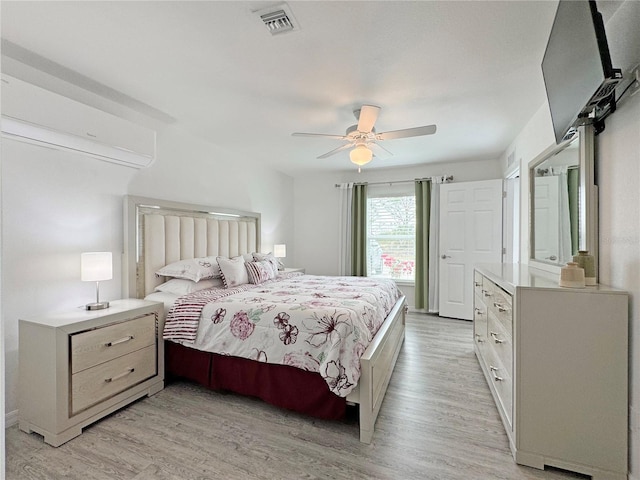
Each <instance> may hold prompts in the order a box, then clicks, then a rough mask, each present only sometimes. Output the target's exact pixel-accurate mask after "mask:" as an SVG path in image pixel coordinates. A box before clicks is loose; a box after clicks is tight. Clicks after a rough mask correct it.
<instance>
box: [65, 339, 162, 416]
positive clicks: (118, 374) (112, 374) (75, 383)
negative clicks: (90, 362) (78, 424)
mask: <svg viewBox="0 0 640 480" xmlns="http://www.w3.org/2000/svg"><path fill="white" fill-rule="evenodd" d="M156 364H157V362H156V347H155V345H151V346H149V347H146V348H143V349H142V350H137V351H135V352H133V353H129V354H127V355H124V356H122V357H118V358H116V359H114V360H111V361H109V362H106V363H102V364H100V365H96V366H95V367H92V368H89V369H86V370H83V371H82V372H80V373H76V374H75V375H72V376H71V406H70V409H71V414H72V415H74V414H76V413H78V412H80V411H81V410H84V409H85V408H88V407H90V406H92V405H95V404H96V403H99V402H101V401H102V400H104V399H106V398H109V397H111V396H113V395H115V394H117V393H120V392H122V391H124V390H126V389H128V388H129V387H131V386H132V385H135V384H136V383H139V382H141V381H143V380H145V379H147V378H149V377H152V376H154V375H155V374H156V372H157V368H156Z"/></svg>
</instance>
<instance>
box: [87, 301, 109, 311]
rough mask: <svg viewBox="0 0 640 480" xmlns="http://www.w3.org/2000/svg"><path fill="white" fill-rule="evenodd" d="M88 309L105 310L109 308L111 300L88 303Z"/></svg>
mask: <svg viewBox="0 0 640 480" xmlns="http://www.w3.org/2000/svg"><path fill="white" fill-rule="evenodd" d="M86 307H87V310H104V309H105V308H109V302H99V303H87V305H86Z"/></svg>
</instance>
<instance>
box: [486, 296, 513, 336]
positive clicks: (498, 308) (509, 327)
mask: <svg viewBox="0 0 640 480" xmlns="http://www.w3.org/2000/svg"><path fill="white" fill-rule="evenodd" d="M512 304H513V301H512V299H511V295H510V294H508V293H507V292H505V291H504V290H502V289H501V288H500V287H498V286H497V285H495V286H494V289H493V297H492V300H491V306H490V307H489V308H490V310H491V311H492V312H493V313H494V315H495V316H496V318H497V319H498V320H499V321H500V323H502V325H503V327H504V328H505V330H506V331H507V333H508V334H509V336H511V335H513V314H512V311H513V308H512Z"/></svg>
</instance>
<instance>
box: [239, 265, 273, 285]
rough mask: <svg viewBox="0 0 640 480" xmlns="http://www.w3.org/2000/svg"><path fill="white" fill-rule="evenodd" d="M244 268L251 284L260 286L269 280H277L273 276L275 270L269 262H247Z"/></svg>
mask: <svg viewBox="0 0 640 480" xmlns="http://www.w3.org/2000/svg"><path fill="white" fill-rule="evenodd" d="M244 266H245V267H246V268H247V275H248V276H249V283H253V284H255V285H259V284H261V283H262V282H266V281H267V280H270V279H272V278H275V277H274V275H273V268H272V267H271V264H270V263H269V262H267V261H262V262H246V263H245V264H244Z"/></svg>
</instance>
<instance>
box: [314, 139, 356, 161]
mask: <svg viewBox="0 0 640 480" xmlns="http://www.w3.org/2000/svg"><path fill="white" fill-rule="evenodd" d="M351 147H353V143H345V144H344V145H342V146H340V147H338V148H334V149H333V150H331V151H330V152H327V153H325V154H323V155H320V156H319V157H317V158H327V157H330V156H331V155H335V154H336V153H338V152H341V151H343V150H347V149H349V148H351Z"/></svg>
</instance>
